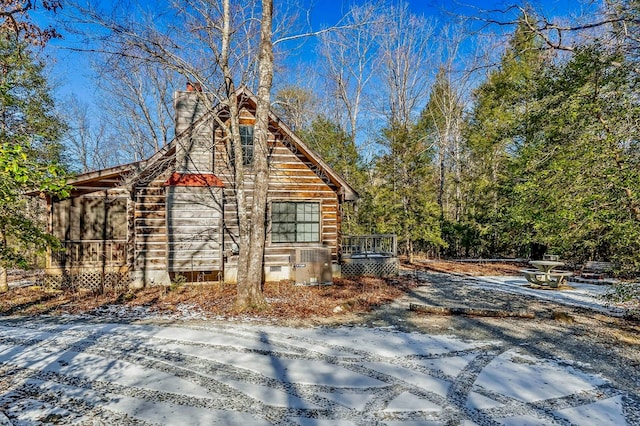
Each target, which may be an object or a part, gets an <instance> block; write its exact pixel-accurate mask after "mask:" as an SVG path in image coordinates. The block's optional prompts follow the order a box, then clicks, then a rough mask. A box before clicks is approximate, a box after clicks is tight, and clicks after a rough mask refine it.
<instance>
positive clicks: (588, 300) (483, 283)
mask: <svg viewBox="0 0 640 426" xmlns="http://www.w3.org/2000/svg"><path fill="white" fill-rule="evenodd" d="M467 280H470V282H471V283H472V284H473V285H475V286H476V287H479V288H484V289H489V290H496V291H503V292H508V293H516V294H523V295H527V296H532V297H536V298H538V299H543V300H549V301H553V302H557V303H562V304H563V305H569V306H577V307H582V308H588V309H593V310H596V311H600V312H604V313H607V314H611V315H621V314H622V313H623V311H622V310H620V309H615V308H612V307H610V306H607V305H606V303H605V301H604V300H603V299H602V297H601V296H603V295H604V294H605V293H607V292H608V291H609V290H610V289H611V287H610V286H608V285H597V284H584V283H577V282H570V283H568V286H567V289H563V290H552V289H550V290H542V289H534V288H531V287H530V284H529V283H528V282H527V280H526V279H524V278H523V277H522V276H495V277H473V278H467Z"/></svg>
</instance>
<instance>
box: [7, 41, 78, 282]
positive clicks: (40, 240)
mask: <svg viewBox="0 0 640 426" xmlns="http://www.w3.org/2000/svg"><path fill="white" fill-rule="evenodd" d="M53 106H54V105H53V100H52V98H51V96H50V94H49V87H48V85H47V82H46V79H45V78H44V76H43V64H42V63H39V62H37V61H35V60H34V58H33V55H32V52H31V51H30V48H29V46H28V45H26V44H24V43H16V42H15V41H14V40H11V39H10V38H9V37H1V36H0V291H6V290H7V281H6V269H5V268H7V267H14V266H20V267H25V266H27V263H28V259H27V253H29V252H30V250H33V249H44V248H45V247H47V246H48V245H49V244H51V243H52V242H53V240H52V238H51V237H49V236H48V235H47V234H46V233H45V231H44V227H43V226H42V225H43V224H42V223H41V220H39V216H38V214H37V212H36V211H35V210H34V208H33V205H32V203H30V202H29V200H28V199H27V198H26V197H25V195H24V193H25V192H27V191H40V192H42V193H47V194H57V195H65V192H66V187H65V185H64V179H63V175H64V170H63V168H62V167H61V166H60V165H59V160H60V153H61V144H60V143H59V140H60V137H61V135H62V133H63V131H64V130H65V127H64V125H63V123H61V122H60V120H59V119H58V118H57V117H56V116H55V114H54V110H53Z"/></svg>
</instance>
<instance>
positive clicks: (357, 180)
mask: <svg viewBox="0 0 640 426" xmlns="http://www.w3.org/2000/svg"><path fill="white" fill-rule="evenodd" d="M299 134H300V137H301V138H302V139H303V140H304V141H305V142H306V143H307V145H308V146H309V147H310V148H311V149H313V150H314V151H315V152H317V153H318V154H319V155H320V157H322V159H323V160H324V161H326V162H327V164H329V166H331V168H332V169H333V170H335V171H336V172H338V174H340V175H341V176H342V177H343V178H344V179H345V180H346V181H347V182H349V184H350V185H352V186H353V187H354V189H355V190H356V191H359V192H362V193H364V191H362V190H363V188H364V187H365V182H366V174H365V169H364V167H363V165H362V161H361V158H360V154H359V152H358V148H357V147H356V144H355V142H354V141H353V140H352V139H351V138H350V137H349V135H347V133H346V132H345V131H344V129H342V128H341V127H340V125H338V124H336V123H335V122H333V121H331V120H329V119H328V118H326V117H322V116H318V117H316V118H315V119H314V120H313V121H312V122H311V125H310V126H309V128H308V129H304V130H302V131H300V132H299ZM343 215H344V217H343V223H342V227H343V232H344V233H345V234H358V233H361V232H362V227H361V226H360V225H359V224H358V222H357V217H356V214H355V211H354V209H353V205H351V204H350V203H346V204H343Z"/></svg>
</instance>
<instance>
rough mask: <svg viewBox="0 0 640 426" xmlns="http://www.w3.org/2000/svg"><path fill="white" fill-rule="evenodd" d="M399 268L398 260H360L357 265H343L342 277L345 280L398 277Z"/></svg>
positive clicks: (350, 263)
mask: <svg viewBox="0 0 640 426" xmlns="http://www.w3.org/2000/svg"><path fill="white" fill-rule="evenodd" d="M399 267H400V264H399V262H398V259H397V258H388V259H386V260H385V261H383V262H380V261H373V260H372V261H365V260H360V261H358V262H355V263H352V262H349V263H343V264H342V276H343V277H345V278H348V277H361V276H371V277H389V276H393V275H398V270H399Z"/></svg>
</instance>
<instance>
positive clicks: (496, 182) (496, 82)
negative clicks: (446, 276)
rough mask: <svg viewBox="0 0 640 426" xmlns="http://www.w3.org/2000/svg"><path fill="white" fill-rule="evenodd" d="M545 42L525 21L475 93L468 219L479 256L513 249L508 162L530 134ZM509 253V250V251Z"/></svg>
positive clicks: (470, 135)
mask: <svg viewBox="0 0 640 426" xmlns="http://www.w3.org/2000/svg"><path fill="white" fill-rule="evenodd" d="M543 59H544V58H543V56H542V50H541V48H540V41H539V40H538V39H537V37H536V35H535V34H534V33H532V32H531V31H530V30H529V29H528V27H527V26H526V25H525V24H523V23H521V24H520V25H519V26H518V27H517V28H516V31H515V33H514V35H513V37H512V39H511V41H510V43H509V47H508V49H507V51H506V52H505V53H504V55H503V57H502V60H501V63H500V67H499V68H498V69H497V70H496V71H493V72H492V73H491V74H490V75H489V77H488V79H487V81H486V82H485V83H484V84H482V85H481V86H480V87H479V88H478V89H477V90H476V92H475V93H474V95H475V105H474V109H473V111H472V113H471V116H470V118H469V122H468V126H467V143H468V148H469V150H470V155H471V159H470V164H469V165H468V166H469V170H468V172H469V175H468V179H470V181H471V184H470V186H469V189H468V193H467V199H468V205H469V209H468V210H467V212H466V217H465V221H466V222H467V228H469V229H474V230H475V232H474V233H475V235H477V236H478V238H479V240H478V241H476V244H475V245H476V246H477V247H478V251H479V253H478V254H480V255H485V256H486V255H497V254H511V253H512V252H513V251H514V249H516V250H517V249H518V247H514V241H518V240H517V239H515V237H516V236H517V235H518V233H519V232H520V231H521V230H518V229H515V228H514V227H513V223H511V222H510V220H509V217H508V211H507V210H508V208H509V204H510V203H511V201H512V199H513V197H512V194H511V191H512V178H511V176H510V171H509V165H510V161H511V160H512V158H513V156H514V154H515V153H516V152H517V151H518V149H519V148H520V146H521V145H522V144H524V143H526V141H527V139H528V138H529V137H530V135H529V133H530V132H531V127H530V126H529V125H528V124H527V122H526V120H525V119H524V117H525V114H526V112H527V109H528V108H529V104H530V102H531V100H532V99H534V97H535V94H536V85H537V77H538V76H539V74H540V72H541V70H542V69H543V65H544V60H543ZM506 252H508V253H506Z"/></svg>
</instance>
